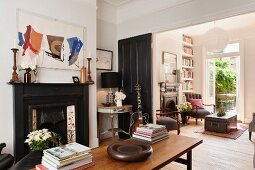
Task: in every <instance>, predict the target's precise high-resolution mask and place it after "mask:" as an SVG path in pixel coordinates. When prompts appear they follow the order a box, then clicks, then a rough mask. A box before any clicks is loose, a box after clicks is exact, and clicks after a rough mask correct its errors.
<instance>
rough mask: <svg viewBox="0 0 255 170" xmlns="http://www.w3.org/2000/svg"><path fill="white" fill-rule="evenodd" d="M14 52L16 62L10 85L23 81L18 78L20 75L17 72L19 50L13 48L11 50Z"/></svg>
mask: <svg viewBox="0 0 255 170" xmlns="http://www.w3.org/2000/svg"><path fill="white" fill-rule="evenodd" d="M11 50H12V52H13V60H14V63H13V67H12V69H13V72H12V79H11V80H10V82H9V83H20V82H21V81H20V80H19V77H18V74H17V72H16V70H17V66H16V57H17V52H18V51H19V49H17V48H12V49H11Z"/></svg>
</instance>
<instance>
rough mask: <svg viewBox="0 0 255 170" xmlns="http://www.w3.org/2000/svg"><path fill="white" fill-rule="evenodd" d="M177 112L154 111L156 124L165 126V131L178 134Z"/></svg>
mask: <svg viewBox="0 0 255 170" xmlns="http://www.w3.org/2000/svg"><path fill="white" fill-rule="evenodd" d="M179 113H180V112H178V111H171V112H165V111H164V110H156V119H157V120H156V124H159V125H165V126H166V129H167V131H170V130H177V134H178V135H179V134H180V121H179Z"/></svg>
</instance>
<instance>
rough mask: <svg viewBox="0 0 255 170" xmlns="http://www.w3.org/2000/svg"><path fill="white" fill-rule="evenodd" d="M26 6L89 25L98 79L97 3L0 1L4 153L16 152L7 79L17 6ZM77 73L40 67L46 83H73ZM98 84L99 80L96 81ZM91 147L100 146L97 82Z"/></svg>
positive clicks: (0, 128)
mask: <svg viewBox="0 0 255 170" xmlns="http://www.w3.org/2000/svg"><path fill="white" fill-rule="evenodd" d="M17 8H19V9H25V10H28V11H31V12H34V13H38V14H41V15H45V16H49V17H53V18H57V19H59V20H63V21H67V22H69V23H74V24H78V25H83V26H85V27H86V28H87V46H88V49H89V50H90V51H91V53H92V58H93V59H92V65H91V68H92V71H91V72H92V78H93V79H94V80H95V75H96V68H95V54H96V31H95V30H96V2H89V1H87V2H85V1H80V0H72V1H71V0H54V1H52V0H44V1H35V0H23V1H19V0H9V1H0V15H1V16H2V17H0V22H1V23H2V26H1V27H0V32H1V39H0V44H1V46H0V51H1V56H2V61H1V62H0V72H1V79H0V103H1V112H0V117H1V119H0V141H1V142H6V144H7V148H6V149H5V150H4V152H10V153H12V152H13V97H12V96H13V93H12V86H11V85H8V84H7V82H8V81H9V80H10V78H11V73H12V65H13V54H12V52H11V50H10V49H11V48H12V46H13V40H14V39H15V38H16V36H17V30H16V28H17V27H16V9H17ZM73 75H78V76H79V72H75V71H62V70H50V69H43V70H42V69H40V70H39V81H40V82H42V83H44V82H70V83H71V82H72V79H71V77H72V76H73ZM95 83H96V82H95ZM89 88H90V98H89V100H90V104H89V106H90V108H89V117H90V120H89V122H90V125H89V129H90V132H89V133H90V146H91V147H96V146H97V145H98V139H97V130H96V129H97V118H96V105H97V104H96V96H95V95H94V94H95V93H96V85H91V86H90V87H89Z"/></svg>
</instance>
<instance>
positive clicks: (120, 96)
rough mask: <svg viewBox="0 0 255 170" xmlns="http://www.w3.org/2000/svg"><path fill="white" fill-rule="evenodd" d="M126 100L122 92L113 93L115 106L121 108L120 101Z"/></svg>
mask: <svg viewBox="0 0 255 170" xmlns="http://www.w3.org/2000/svg"><path fill="white" fill-rule="evenodd" d="M125 98H126V95H125V94H124V93H123V92H122V91H116V92H115V98H114V102H115V104H116V106H122V100H124V99H125Z"/></svg>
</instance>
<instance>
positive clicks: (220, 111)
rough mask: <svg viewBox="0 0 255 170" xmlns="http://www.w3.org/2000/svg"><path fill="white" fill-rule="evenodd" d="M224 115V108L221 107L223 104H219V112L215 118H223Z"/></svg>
mask: <svg viewBox="0 0 255 170" xmlns="http://www.w3.org/2000/svg"><path fill="white" fill-rule="evenodd" d="M225 115H226V112H225V107H224V106H223V103H220V106H219V112H218V113H217V116H218V117H222V116H225Z"/></svg>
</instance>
